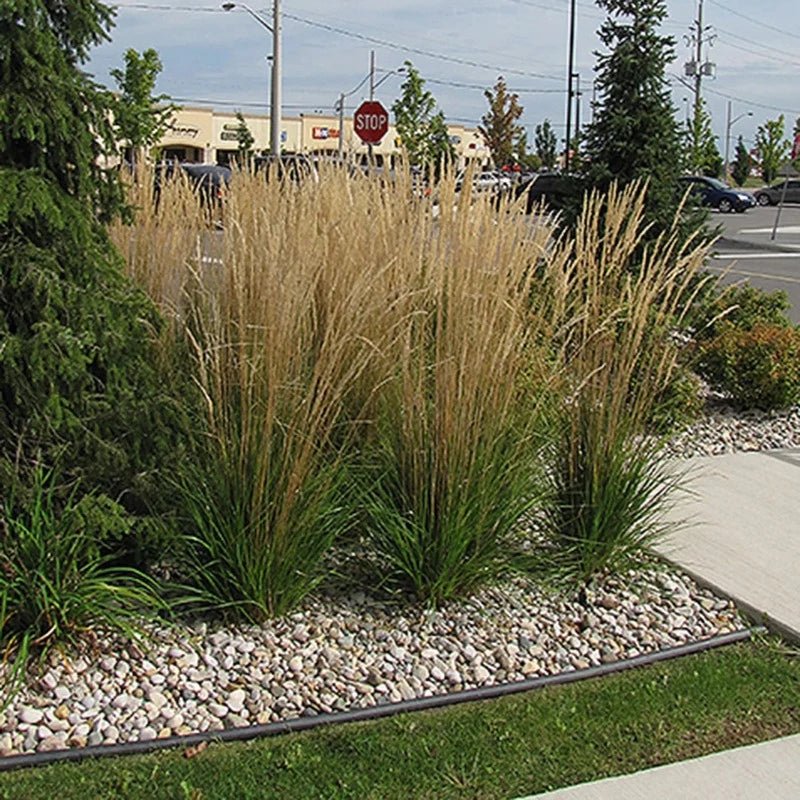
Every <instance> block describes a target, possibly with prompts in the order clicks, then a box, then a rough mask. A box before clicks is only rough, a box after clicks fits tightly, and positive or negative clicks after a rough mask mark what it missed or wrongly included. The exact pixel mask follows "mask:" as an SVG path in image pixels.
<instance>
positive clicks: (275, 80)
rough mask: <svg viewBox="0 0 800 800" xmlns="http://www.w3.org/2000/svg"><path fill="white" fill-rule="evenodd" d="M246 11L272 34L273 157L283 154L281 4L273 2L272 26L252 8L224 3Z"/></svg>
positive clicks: (225, 5) (271, 133)
mask: <svg viewBox="0 0 800 800" xmlns="http://www.w3.org/2000/svg"><path fill="white" fill-rule="evenodd" d="M237 7H238V8H241V9H242V10H244V11H246V12H247V13H248V14H249V15H250V16H251V17H252V18H253V19H254V20H255V21H256V22H258V24H259V25H262V26H263V27H265V28H266V29H267V30H268V31H269V32H270V33H271V34H272V79H271V81H270V109H269V127H270V152H271V153H272V155H273V156H279V155H280V154H281V2H280V0H273V5H272V25H270V24H269V23H268V22H266V21H265V20H264V19H262V17H261V16H260V15H259V14H256V12H255V11H253V9H252V8H250V6H247V5H245V4H244V3H223V4H222V8H223V9H224V10H225V11H231V10H232V9H234V8H237Z"/></svg>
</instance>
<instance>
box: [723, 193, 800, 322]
mask: <svg viewBox="0 0 800 800" xmlns="http://www.w3.org/2000/svg"><path fill="white" fill-rule="evenodd" d="M777 212H778V209H777V208H776V207H774V206H768V207H766V208H761V207H756V208H752V209H750V210H749V211H745V212H744V213H743V214H720V213H719V212H717V211H715V212H712V215H711V222H712V224H717V225H721V226H722V228H723V238H722V239H721V240H720V241H719V242H718V243H717V246H716V248H715V256H714V258H713V259H712V260H711V261H710V262H709V265H708V269H709V270H710V271H712V272H719V273H721V274H723V278H722V282H723V283H725V284H727V283H739V282H747V283H750V284H751V285H752V286H757V287H758V288H760V289H764V290H766V291H775V290H776V289H782V290H783V291H784V292H786V294H787V295H788V296H789V301H790V302H791V304H792V307H791V308H790V309H789V311H788V315H789V317H790V319H791V320H792V321H793V322H795V323H798V324H800V206H798V205H792V206H786V207H785V208H783V209H782V211H781V216H780V224H779V226H778V229H777V232H776V236H775V238H774V239H773V238H772V229H773V227H774V225H775V219H776V215H777Z"/></svg>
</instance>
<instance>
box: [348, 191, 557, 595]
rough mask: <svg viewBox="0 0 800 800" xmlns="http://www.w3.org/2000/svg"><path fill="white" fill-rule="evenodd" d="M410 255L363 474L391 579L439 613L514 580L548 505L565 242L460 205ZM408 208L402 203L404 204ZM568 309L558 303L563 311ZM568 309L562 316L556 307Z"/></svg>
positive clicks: (418, 224) (372, 526)
mask: <svg viewBox="0 0 800 800" xmlns="http://www.w3.org/2000/svg"><path fill="white" fill-rule="evenodd" d="M438 188H439V191H438V198H439V205H438V209H439V213H438V216H437V217H436V218H434V217H433V216H432V215H430V214H428V215H425V216H422V217H420V218H419V219H416V220H414V226H415V227H414V229H413V230H409V231H408V232H407V235H404V236H403V237H402V238H400V239H399V240H398V241H397V242H396V245H395V246H396V253H395V255H396V268H395V277H396V278H397V279H399V281H400V284H399V285H400V286H401V287H403V288H402V289H401V290H400V291H396V292H393V293H390V294H389V296H390V297H392V298H393V300H392V302H391V303H389V305H388V306H387V307H386V308H385V310H384V319H383V325H384V327H385V328H386V330H391V331H392V335H391V336H388V337H385V339H384V342H385V345H384V346H383V348H382V351H381V358H380V359H375V360H373V361H372V362H371V364H370V367H371V369H373V370H374V369H377V370H379V372H378V373H377V374H375V377H374V378H373V379H372V384H373V385H374V386H376V387H377V388H376V391H375V395H374V404H373V407H374V411H375V417H374V424H373V426H372V428H371V429H370V435H369V437H368V438H367V440H366V441H365V442H364V446H363V449H362V456H363V457H362V459H361V462H362V467H361V470H360V472H359V482H360V488H361V490H362V496H363V508H364V516H363V529H364V534H365V537H366V540H367V542H368V546H369V549H370V550H371V552H372V553H373V554H374V556H375V559H376V566H377V567H378V569H379V572H380V580H381V581H382V582H383V584H384V585H385V586H386V587H388V588H395V589H401V590H405V591H408V592H411V593H413V595H414V596H415V597H416V598H417V599H418V600H419V601H422V602H424V603H426V604H429V605H438V604H441V603H443V602H445V601H448V600H451V599H454V598H458V597H463V596H465V595H468V594H470V593H472V592H474V591H476V590H477V589H479V588H481V587H482V586H484V585H486V584H488V583H491V582H494V581H496V580H497V579H498V578H499V577H500V576H501V575H502V574H503V573H505V572H508V571H509V569H510V568H511V565H512V562H513V555H514V546H515V538H516V535H517V531H518V523H519V520H520V518H521V517H522V516H523V515H524V514H525V513H526V512H527V511H528V510H529V509H530V508H531V507H532V506H534V505H535V504H536V503H537V502H538V501H539V500H540V488H541V480H540V476H539V473H540V461H539V459H538V455H539V448H540V447H541V445H542V442H543V430H542V424H543V419H544V417H543V414H542V409H543V407H544V405H545V403H544V398H545V397H546V394H547V389H548V384H549V381H550V379H551V372H552V370H553V366H552V364H548V363H547V355H548V353H547V348H546V347H545V346H543V342H545V341H546V340H547V339H548V337H547V336H545V335H544V332H545V331H546V330H549V328H550V326H551V324H552V318H551V317H544V316H543V315H541V314H540V313H538V311H537V309H536V307H535V306H534V305H532V303H531V295H532V294H534V293H535V292H536V288H535V287H536V281H537V278H536V267H537V265H538V264H539V262H540V261H541V259H542V257H543V255H544V253H545V252H546V248H547V243H548V241H549V238H550V236H551V231H550V230H549V229H548V228H547V227H545V226H542V225H532V224H531V222H530V220H527V219H526V218H524V217H523V216H520V215H514V214H508V213H506V212H508V211H509V209H508V208H507V207H506V206H504V205H503V206H502V208H501V211H502V213H501V214H500V215H499V216H498V213H497V210H496V209H495V208H494V207H493V203H492V202H491V199H490V198H486V197H484V198H478V199H477V200H476V201H475V202H472V201H471V198H470V197H469V196H468V193H467V192H462V193H461V195H460V197H459V198H458V199H456V195H455V191H454V180H453V178H452V176H449V177H445V179H444V180H443V181H442V183H441V184H440V185H439V187H438ZM394 202H398V198H397V197H395V198H394ZM551 300H553V301H555V298H554V297H553V298H551ZM553 305H555V303H554V304H553Z"/></svg>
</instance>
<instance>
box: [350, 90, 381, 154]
mask: <svg viewBox="0 0 800 800" xmlns="http://www.w3.org/2000/svg"><path fill="white" fill-rule="evenodd" d="M353 127H354V128H355V131H356V135H357V136H358V138H359V139H361V141H362V142H364V143H365V144H377V143H378V142H379V141H380V140H381V139H383V137H384V136H386V132H387V131H388V130H389V114H388V112H387V111H386V109H385V108H384V107H383V106H382V105H381V104H380V103H379V102H378V101H377V100H367V101H366V102H364V103H362V104H361V105H360V106H359V107H358V110H357V111H356V113H355V115H354V116H353Z"/></svg>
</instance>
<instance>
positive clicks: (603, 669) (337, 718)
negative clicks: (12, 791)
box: [0, 627, 765, 772]
mask: <svg viewBox="0 0 800 800" xmlns="http://www.w3.org/2000/svg"><path fill="white" fill-rule="evenodd" d="M754 630H755V631H764V630H765V629H764V628H761V627H759V628H755V629H754ZM751 635H752V631H750V630H743V631H734V632H733V633H726V634H723V635H721V636H714V637H713V638H711V639H704V640H703V641H699V642H690V643H689V644H683V645H679V646H678V647H670V648H667V649H665V650H658V651H656V652H653V653H646V654H644V655H641V656H636V657H635V658H627V659H623V660H621V661H615V662H613V663H610V664H602V665H600V666H597V667H588V668H587V669H579V670H572V671H570V672H560V673H558V674H557V675H546V676H544V677H541V678H530V679H528V680H524V681H515V682H514V683H503V684H499V685H497V686H482V687H479V688H477V689H465V690H464V691H461V692H453V693H451V694H442V695H435V696H433V697H419V698H415V699H414V700H403V701H401V702H399V703H387V704H385V705H379V706H372V707H370V708H356V709H351V710H350V711H339V712H336V713H335V714H317V715H313V716H302V717H297V718H295V719H290V720H286V721H283V722H271V723H269V724H268V725H248V726H246V727H242V728H231V729H229V730H224V731H206V732H204V733H191V734H187V735H186V736H171V737H170V738H169V739H153V740H152V741H149V742H128V743H123V744H108V745H103V744H100V745H94V746H92V747H75V748H69V749H63V750H52V751H49V752H46V753H29V754H24V755H17V756H6V757H5V758H0V772H3V771H6V770H12V769H17V768H22V767H38V766H43V765H45V764H51V763H53V762H55V761H80V760H82V759H84V758H97V757H99V756H124V755H133V754H135V753H149V752H152V751H154V750H164V749H166V748H171V747H192V746H195V745H197V744H200V743H202V742H211V741H219V742H234V741H244V740H246V739H259V738H262V737H265V736H277V735H278V734H282V733H295V732H297V731H305V730H310V729H311V728H318V727H320V726H322V725H335V724H339V723H344V722H361V721H365V720H371V719H381V718H382V717H390V716H393V715H395V714H406V713H410V712H414V711H424V710H426V709H430V708H440V707H443V706H450V705H455V704H456V703H468V702H470V701H474V700H489V699H491V698H494V697H503V696H505V695H508V694H516V693H518V692H527V691H530V690H532V689H540V688H542V687H544V686H559V685H561V684H565V683H573V682H574V681H580V680H585V679H587V678H597V677H600V676H601V675H609V674H611V673H614V672H622V671H623V670H626V669H632V668H634V667H643V666H647V665H648V664H656V663H658V662H659V661H667V660H669V659H672V658H678V657H680V656H687V655H691V654H693V653H701V652H703V651H705V650H711V649H713V648H716V647H723V646H725V645H730V644H736V643H737V642H742V641H746V640H747V639H749V638H750V637H751Z"/></svg>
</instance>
